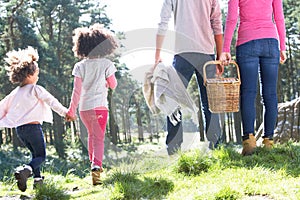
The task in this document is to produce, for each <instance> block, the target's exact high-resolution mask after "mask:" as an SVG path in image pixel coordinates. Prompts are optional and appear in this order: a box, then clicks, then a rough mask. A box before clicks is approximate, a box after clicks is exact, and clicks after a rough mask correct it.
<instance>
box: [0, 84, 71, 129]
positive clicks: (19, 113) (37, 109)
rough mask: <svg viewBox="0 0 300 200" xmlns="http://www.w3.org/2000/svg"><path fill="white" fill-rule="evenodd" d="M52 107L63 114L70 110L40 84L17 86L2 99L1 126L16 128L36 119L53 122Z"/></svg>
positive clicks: (0, 106) (0, 104)
mask: <svg viewBox="0 0 300 200" xmlns="http://www.w3.org/2000/svg"><path fill="white" fill-rule="evenodd" d="M51 109H53V110H54V111H55V112H56V113H57V114H59V115H61V116H65V115H66V113H67V111H68V109H67V108H65V107H64V106H63V105H62V104H61V103H60V102H59V101H58V100H57V99H56V98H55V97H54V96H52V95H51V94H50V93H49V92H48V91H47V90H46V89H45V88H43V87H42V86H40V85H32V84H28V85H25V86H23V87H17V88H15V89H14V90H13V91H12V92H11V93H10V94H9V95H7V96H6V97H5V98H4V99H3V100H1V101H0V127H7V128H14V127H17V126H20V125H24V124H27V123H30V122H34V121H38V122H40V123H41V124H42V123H43V121H45V122H49V123H52V120H53V115H52V110H51Z"/></svg>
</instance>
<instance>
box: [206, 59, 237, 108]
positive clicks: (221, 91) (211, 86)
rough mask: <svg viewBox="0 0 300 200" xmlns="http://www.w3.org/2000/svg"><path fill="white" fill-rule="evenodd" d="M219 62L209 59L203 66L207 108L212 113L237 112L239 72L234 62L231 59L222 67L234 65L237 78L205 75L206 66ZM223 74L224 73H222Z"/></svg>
mask: <svg viewBox="0 0 300 200" xmlns="http://www.w3.org/2000/svg"><path fill="white" fill-rule="evenodd" d="M217 64H221V62H220V61H209V62H206V63H205V64H204V67H203V81H204V85H205V86H206V91H207V98H208V105H209V110H210V111H211V112H212V113H225V112H238V111H239V103H240V85H241V81H240V72H239V67H238V65H237V64H236V62H234V61H231V62H230V63H229V65H227V66H225V67H224V71H225V68H226V69H228V67H230V66H235V67H236V73H237V78H235V77H229V78H224V77H222V76H220V77H217V78H207V77H206V67H207V66H208V65H210V66H214V67H215V66H216V65H217ZM223 74H224V73H223Z"/></svg>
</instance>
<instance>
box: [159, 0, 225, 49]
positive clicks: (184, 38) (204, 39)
mask: <svg viewBox="0 0 300 200" xmlns="http://www.w3.org/2000/svg"><path fill="white" fill-rule="evenodd" d="M172 13H173V14H174V29H175V34H176V35H175V53H184V52H195V53H204V54H214V47H215V41H214V35H219V34H222V33H223V28H222V13H221V8H220V4H219V0H201V1H199V0H164V3H163V5H162V9H161V13H160V17H161V20H160V23H159V24H158V32H157V34H158V35H166V33H167V30H168V23H169V21H170V19H171V17H172Z"/></svg>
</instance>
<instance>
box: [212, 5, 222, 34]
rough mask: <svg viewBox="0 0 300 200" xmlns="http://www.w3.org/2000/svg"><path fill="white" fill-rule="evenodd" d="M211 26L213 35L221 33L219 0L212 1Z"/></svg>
mask: <svg viewBox="0 0 300 200" xmlns="http://www.w3.org/2000/svg"><path fill="white" fill-rule="evenodd" d="M211 27H212V30H213V33H214V35H220V34H223V30H222V27H223V26H222V12H221V7H220V3H219V0H215V1H213V5H212V12H211Z"/></svg>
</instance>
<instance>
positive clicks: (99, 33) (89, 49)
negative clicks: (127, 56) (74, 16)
mask: <svg viewBox="0 0 300 200" xmlns="http://www.w3.org/2000/svg"><path fill="white" fill-rule="evenodd" d="M73 43H74V46H73V52H74V54H75V56H76V57H79V58H85V57H105V56H107V55H110V54H111V53H113V52H114V50H115V49H116V48H117V47H118V45H117V42H116V39H115V38H114V35H113V33H112V32H111V31H109V30H108V29H106V28H104V26H103V25H101V24H94V25H93V26H91V27H89V28H87V27H80V28H76V29H75V30H74V35H73Z"/></svg>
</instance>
